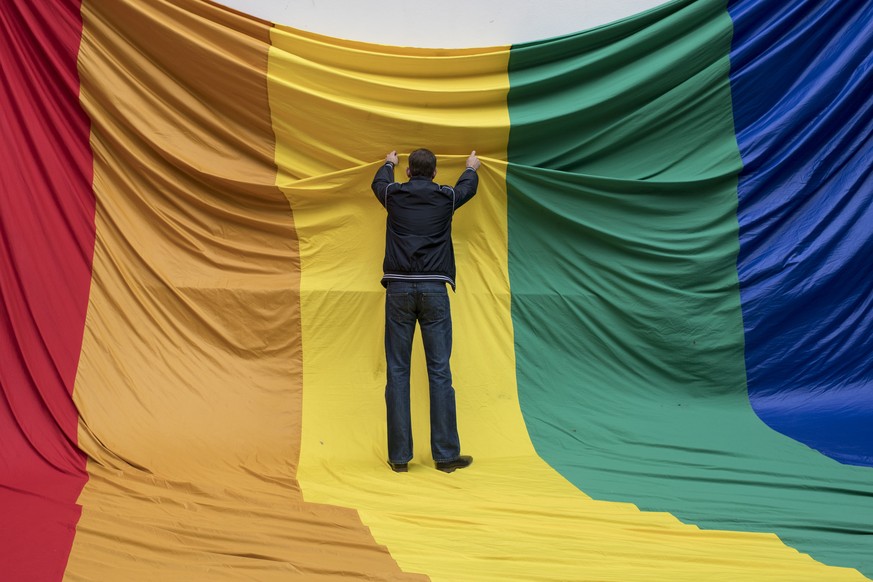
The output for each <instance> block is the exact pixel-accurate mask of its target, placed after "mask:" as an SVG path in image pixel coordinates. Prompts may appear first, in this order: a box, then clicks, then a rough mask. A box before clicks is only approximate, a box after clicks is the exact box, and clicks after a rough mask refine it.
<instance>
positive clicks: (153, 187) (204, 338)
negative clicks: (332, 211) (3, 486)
mask: <svg viewBox="0 0 873 582" xmlns="http://www.w3.org/2000/svg"><path fill="white" fill-rule="evenodd" d="M83 18H84V35H83V45H82V51H81V55H80V61H79V67H80V72H81V77H82V94H81V101H82V104H83V106H84V108H85V110H86V111H87V112H88V114H89V115H90V117H91V119H92V134H91V146H92V149H93V151H94V157H95V166H94V173H95V178H94V189H95V194H96V197H97V242H96V248H95V259H94V276H93V277H94V278H93V288H92V294H91V301H90V305H89V312H88V317H87V324H86V330H85V336H84V340H83V347H82V356H81V364H80V367H79V372H78V377H77V381H76V385H75V401H76V404H77V406H78V408H79V410H80V415H81V419H80V427H79V441H80V443H81V446H82V448H83V449H84V450H85V452H86V453H87V455H88V457H89V461H88V472H89V474H90V481H89V483H88V485H87V486H86V487H85V489H84V491H83V492H82V495H81V497H80V500H79V502H80V503H81V504H82V506H83V513H82V517H81V520H80V522H79V526H78V528H77V535H76V538H75V540H74V545H73V551H72V555H71V557H70V561H69V565H68V568H67V572H66V579H68V580H125V581H132V580H149V581H152V580H162V579H165V580H195V579H206V578H208V579H210V580H224V579H234V580H237V579H239V577H240V575H241V573H242V572H247V573H250V575H251V576H252V577H253V578H256V579H258V580H287V577H288V576H289V575H290V574H295V573H296V574H306V575H307V579H320V578H322V577H328V578H329V577H333V576H339V575H341V574H342V573H343V572H348V571H352V572H358V573H366V574H367V575H369V576H371V577H373V578H377V579H385V580H391V579H410V577H407V576H405V575H404V574H403V573H402V572H401V571H400V569H399V568H398V566H397V565H396V563H395V562H394V560H393V559H392V558H391V556H390V555H389V554H388V552H387V551H386V550H385V548H384V547H382V546H379V545H378V544H376V543H375V542H374V541H373V538H372V536H371V534H370V532H369V530H368V529H367V528H366V527H364V526H363V525H362V524H361V521H360V519H359V517H358V514H357V513H356V512H355V511H352V510H349V509H342V508H337V507H331V506H327V505H319V504H313V503H307V502H305V501H304V500H303V498H302V495H301V493H300V488H299V486H298V484H297V481H296V470H297V462H298V456H299V450H300V422H301V406H302V402H301V398H302V391H301V382H302V380H301V377H302V364H301V359H302V351H301V339H300V314H299V276H300V272H299V256H298V243H297V235H296V232H295V229H294V221H293V216H292V213H291V210H290V208H289V206H288V202H287V200H286V199H285V197H284V196H283V195H282V193H281V192H280V191H279V190H278V188H277V187H276V186H275V175H276V169H275V165H274V161H273V148H274V140H273V133H272V127H271V120H270V112H269V105H268V101H267V87H266V67H267V51H268V48H269V25H268V24H266V23H263V22H258V21H255V20H252V19H248V18H245V17H242V16H241V15H238V14H236V13H234V12H231V11H228V10H226V9H223V8H220V7H218V6H215V5H210V4H207V3H204V2H194V1H182V2H178V1H177V2H172V3H170V2H164V1H160V0H150V1H147V2H143V1H140V0H127V1H116V2H96V1H95V2H86V3H85V5H84V6H83Z"/></svg>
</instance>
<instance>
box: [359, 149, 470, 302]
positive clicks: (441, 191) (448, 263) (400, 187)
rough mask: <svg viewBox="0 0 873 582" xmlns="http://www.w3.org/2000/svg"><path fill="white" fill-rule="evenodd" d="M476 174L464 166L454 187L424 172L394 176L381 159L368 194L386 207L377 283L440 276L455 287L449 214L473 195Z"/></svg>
mask: <svg viewBox="0 0 873 582" xmlns="http://www.w3.org/2000/svg"><path fill="white" fill-rule="evenodd" d="M478 186H479V176H478V175H477V174H476V171H475V170H474V169H472V168H467V169H466V170H465V171H464V173H462V174H461V177H460V178H458V182H457V183H456V184H455V187H454V188H452V187H450V186H440V185H438V184H435V183H434V182H432V181H431V179H430V178H429V177H428V178H426V177H423V176H413V177H412V178H411V179H410V180H409V181H408V182H405V183H403V184H401V183H399V182H395V181H394V165H393V164H391V163H390V162H386V163H385V164H384V165H383V166H382V167H381V168H379V171H377V172H376V177H375V178H373V193H375V194H376V198H378V199H379V202H381V203H382V206H384V207H385V210H387V211H388V222H387V228H386V229H385V261H384V262H383V263H382V269H383V271H384V273H385V274H384V276H383V277H382V285H386V286H387V284H388V281H445V282H447V283H449V284H450V285H451V286H452V289H454V288H455V251H454V248H453V247H452V216H453V215H454V213H455V210H457V209H458V208H460V207H461V206H463V205H464V204H465V203H466V202H467V201H468V200H470V198H472V197H473V196H474V195H475V194H476V188H478Z"/></svg>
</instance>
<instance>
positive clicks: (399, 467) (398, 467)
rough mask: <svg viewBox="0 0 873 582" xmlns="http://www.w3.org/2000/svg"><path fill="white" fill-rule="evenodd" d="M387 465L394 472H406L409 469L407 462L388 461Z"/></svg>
mask: <svg viewBox="0 0 873 582" xmlns="http://www.w3.org/2000/svg"><path fill="white" fill-rule="evenodd" d="M388 466H389V467H391V470H392V471H394V472H395V473H406V472H408V471H409V463H392V462H391V461H388Z"/></svg>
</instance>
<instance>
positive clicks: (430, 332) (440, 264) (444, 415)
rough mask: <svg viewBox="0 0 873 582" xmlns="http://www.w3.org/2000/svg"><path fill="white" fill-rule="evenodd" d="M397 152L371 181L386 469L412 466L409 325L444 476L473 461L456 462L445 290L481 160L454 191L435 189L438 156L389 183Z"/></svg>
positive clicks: (421, 154) (423, 153) (470, 162)
mask: <svg viewBox="0 0 873 582" xmlns="http://www.w3.org/2000/svg"><path fill="white" fill-rule="evenodd" d="M398 161H399V160H398V158H397V152H396V151H392V152H391V153H389V154H388V155H387V156H386V157H385V164H384V165H383V166H382V167H380V168H379V170H378V171H377V172H376V177H375V178H373V192H374V193H375V194H376V198H378V199H379V202H381V203H382V206H384V207H385V209H386V210H387V211H388V221H387V228H386V232H385V261H384V263H383V265H382V267H383V270H384V275H383V277H382V285H384V286H385V288H386V289H387V292H386V296H385V358H386V360H387V363H388V382H387V384H386V386H385V404H386V406H387V411H388V465H389V466H390V467H391V468H392V469H393V470H394V471H396V472H398V473H402V472H406V471H407V470H408V464H409V461H410V460H412V420H411V416H410V402H409V401H410V398H409V362H410V357H411V354H412V337H413V335H414V334H415V324H416V322H418V323H419V325H420V326H421V337H422V340H423V342H424V351H425V358H426V360H427V376H428V382H429V385H430V445H431V454H432V455H433V459H434V461H435V462H436V468H437V469H439V470H440V471H444V472H446V473H451V472H452V471H454V470H455V469H463V468H464V467H469V466H470V464H471V463H472V462H473V457H470V456H467V455H461V444H460V440H459V438H458V423H457V414H456V411H455V389H454V388H453V387H452V372H451V369H450V368H449V357H450V356H451V353H452V316H451V312H450V310H449V295H448V291H447V290H446V283H448V284H449V285H451V286H452V289H453V290H454V288H455V253H454V249H453V247H452V217H453V216H454V214H455V210H457V209H458V208H460V207H461V206H463V205H464V204H465V203H466V202H467V201H468V200H470V198H472V197H473V195H474V194H476V188H477V187H478V185H479V176H478V174H477V173H476V171H477V170H478V169H479V158H477V157H476V151H475V150H474V151H473V153H471V154H470V157H468V158H467V169H466V170H464V172H463V173H462V174H461V177H460V178H458V182H457V183H456V184H455V187H454V188H451V187H449V186H439V185H438V184H435V183H434V181H433V179H434V178H435V177H436V156H434V155H433V153H432V152H430V151H429V150H426V149H419V150H415V151H414V152H412V153H411V154H410V155H409V167H408V168H407V169H406V175H407V177H408V178H409V181H407V182H405V183H402V184H401V183H399V182H395V181H394V166H396V165H397V163H398Z"/></svg>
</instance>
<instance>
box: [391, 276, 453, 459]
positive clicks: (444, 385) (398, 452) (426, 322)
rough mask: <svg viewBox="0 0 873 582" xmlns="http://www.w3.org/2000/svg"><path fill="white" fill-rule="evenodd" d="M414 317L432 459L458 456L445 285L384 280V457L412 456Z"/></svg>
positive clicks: (448, 311)
mask: <svg viewBox="0 0 873 582" xmlns="http://www.w3.org/2000/svg"><path fill="white" fill-rule="evenodd" d="M416 321H417V322H418V323H419V325H420V326H421V338H422V340H423V341H424V353H425V359H426V360H427V377H428V381H429V384H430V447H431V454H432V455H433V459H434V461H452V460H454V459H457V458H458V456H460V454H461V444H460V441H459V439H458V421H457V413H456V410H455V389H454V388H452V371H451V369H450V367H449V357H450V356H451V354H452V314H451V311H450V308H449V294H448V291H447V290H446V284H445V283H439V282H417V283H411V282H406V281H389V282H388V291H387V294H386V297H385V358H386V360H387V363H388V383H387V385H386V386H385V404H386V406H387V410H388V460H389V461H390V462H392V463H408V462H409V461H411V460H412V418H411V415H410V406H409V363H410V358H411V356H412V337H413V336H414V335H415V323H416Z"/></svg>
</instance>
